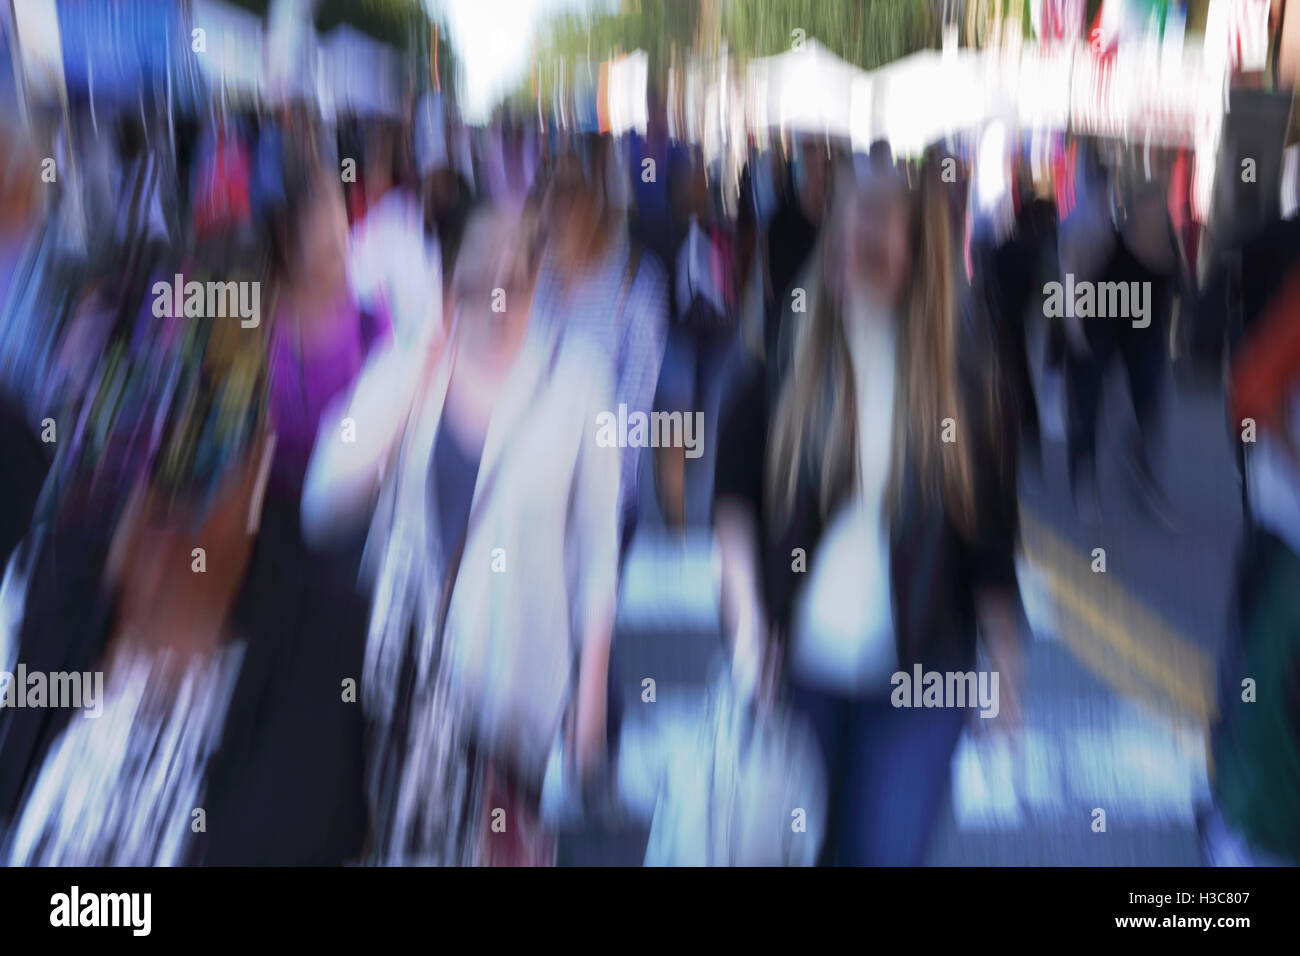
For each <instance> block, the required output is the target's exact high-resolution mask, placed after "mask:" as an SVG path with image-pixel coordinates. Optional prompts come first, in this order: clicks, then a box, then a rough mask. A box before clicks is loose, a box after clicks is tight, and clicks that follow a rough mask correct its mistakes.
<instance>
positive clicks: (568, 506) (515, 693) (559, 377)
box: [302, 324, 620, 773]
mask: <svg viewBox="0 0 1300 956" xmlns="http://www.w3.org/2000/svg"><path fill="white" fill-rule="evenodd" d="M453 347H454V346H453ZM450 359H451V350H450V349H448V351H447V353H445V354H444V355H443V356H442V357H441V358H440V359H439V360H438V362H437V364H436V366H435V368H434V370H433V372H432V374H431V375H429V376H428V378H427V379H426V380H425V381H424V382H422V381H421V379H422V374H421V369H420V368H419V365H420V363H422V362H423V361H424V356H414V357H408V356H403V355H401V354H400V352H399V351H398V350H397V349H395V348H392V347H389V348H387V349H385V350H384V351H383V352H382V353H381V354H378V355H376V356H375V358H374V360H373V361H372V362H370V363H368V365H367V367H366V369H365V370H364V371H363V373H362V375H361V377H360V379H359V381H358V383H357V385H356V387H355V389H354V391H353V394H352V395H351V396H350V397H349V399H348V401H347V402H346V404H345V405H342V406H340V407H339V408H338V409H337V410H336V411H335V413H334V414H332V415H327V416H325V419H324V420H323V424H322V427H321V431H320V434H319V436H318V438H317V442H316V447H315V449H314V451H313V455H312V460H311V463H310V466H309V470H308V475H307V482H306V486H305V488H304V493H303V505H302V521H303V529H304V534H306V535H308V537H309V539H311V538H315V539H317V540H320V539H322V538H328V537H329V534H330V532H331V530H333V529H334V528H335V527H337V526H338V525H339V524H340V523H345V524H346V523H347V522H349V521H353V522H354V521H355V520H356V518H357V517H358V516H359V515H363V514H364V513H365V510H366V506H367V505H368V503H369V501H371V500H373V494H374V491H375V489H376V488H377V487H379V486H380V485H381V484H382V492H381V493H380V495H379V500H378V504H377V505H376V507H375V513H374V518H373V520H372V522H371V528H370V534H369V538H368V540H367V544H366V560H365V568H364V570H363V575H365V576H366V577H368V579H369V582H370V584H371V585H372V588H373V595H374V604H373V607H372V612H371V625H370V633H369V636H368V639H367V648H366V670H365V676H364V680H363V683H362V688H363V691H362V692H363V695H364V700H365V703H366V705H367V708H368V710H370V711H371V712H372V713H373V714H374V716H376V717H378V718H380V719H381V721H382V720H383V719H384V718H386V717H388V716H391V714H392V708H393V706H394V703H395V698H396V690H397V687H398V684H399V677H400V674H399V671H400V669H401V666H402V656H403V650H404V646H405V642H406V640H407V634H408V633H409V624H410V623H411V622H412V621H414V622H416V623H417V624H418V626H417V628H416V633H417V635H418V640H419V645H418V646H419V653H418V667H419V674H418V681H417V682H418V685H419V686H435V685H437V686H445V687H447V688H450V694H451V696H452V697H454V699H455V705H456V706H455V708H454V712H455V714H456V716H457V718H458V719H461V720H464V721H466V722H468V724H469V725H470V729H471V731H472V733H473V734H474V735H475V737H476V739H478V740H479V742H480V743H486V744H489V745H493V746H497V745H499V746H508V747H509V749H510V751H511V753H512V755H513V756H514V757H515V759H517V760H519V761H521V762H522V764H523V765H524V766H526V767H529V768H533V767H535V768H537V769H538V771H539V773H540V769H541V768H543V767H544V766H545V760H546V756H547V753H548V752H549V750H550V747H551V745H552V743H553V742H554V740H555V738H556V736H557V734H558V732H559V730H560V724H561V719H562V717H563V714H564V709H565V707H566V705H567V702H568V696H569V681H570V676H571V674H572V672H573V663H574V660H575V658H576V655H577V652H578V650H579V648H578V641H579V639H580V637H581V635H583V634H584V633H586V623H587V622H588V621H589V620H591V619H592V615H594V614H598V613H601V612H603V611H608V610H611V609H612V608H613V607H614V602H615V592H616V587H617V571H618V542H619V529H618V520H619V515H618V494H619V460H620V459H619V455H620V450H619V449H617V448H600V447H598V446H597V444H596V441H595V433H596V429H595V422H596V416H597V414H598V413H599V412H600V411H604V410H607V409H609V407H610V399H609V395H610V394H612V386H611V384H610V382H611V376H610V374H609V370H608V369H607V368H606V364H607V363H606V361H605V360H604V359H603V358H602V357H601V356H600V355H599V353H598V352H596V351H595V350H594V349H592V348H590V347H589V346H588V345H587V344H586V343H585V341H584V340H583V339H581V338H576V337H570V338H568V339H567V340H565V341H564V342H563V343H561V344H558V345H557V342H556V340H555V339H554V338H552V337H550V336H549V335H547V334H546V333H543V332H540V331H539V330H538V326H537V325H536V324H534V326H533V327H531V328H530V330H529V334H528V336H526V338H525V343H524V345H523V346H522V348H521V351H520V354H519V356H518V358H517V359H516V363H515V366H514V368H513V369H512V370H511V373H510V377H509V380H508V381H507V383H506V385H505V388H504V390H503V392H502V394H501V397H500V400H499V402H498V405H497V407H496V409H495V410H494V412H493V415H492V420H491V424H490V426H489V428H488V434H487V439H486V442H485V445H484V448H483V456H482V460H481V462H480V465H479V471H478V477H477V479H476V484H475V489H474V497H473V504H472V506H471V511H472V513H473V512H474V511H477V512H478V513H477V515H476V517H475V518H474V519H473V520H472V524H473V527H471V528H470V530H469V532H468V536H467V539H466V542H465V548H464V553H463V555H462V559H461V563H460V570H459V573H458V575H457V578H456V583H455V586H454V589H453V592H452V598H451V603H450V608H449V612H448V619H447V628H446V645H445V648H444V653H442V654H439V653H437V650H438V649H437V648H436V647H435V646H434V642H435V639H436V635H435V633H434V632H435V630H436V627H435V624H436V622H435V620H434V618H435V616H436V614H437V605H438V598H439V591H440V588H441V582H442V580H443V577H444V568H445V566H446V562H447V560H448V556H447V555H445V554H443V553H441V549H440V548H439V547H436V546H435V543H438V542H439V537H440V535H439V534H438V529H437V521H438V516H437V512H436V509H430V508H429V496H428V493H427V492H428V474H429V472H428V469H429V462H430V457H431V455H432V450H433V447H434V441H435V439H436V436H437V431H438V425H439V422H440V419H441V417H442V407H443V401H444V399H445V396H446V391H447V384H448V381H449V374H450V365H451V362H450ZM421 389H423V393H422V396H421V397H420V398H419V399H418V400H417V397H416V396H417V393H418V392H420V391H421ZM408 410H409V415H408ZM345 418H351V419H353V423H354V425H355V434H356V441H355V442H354V443H349V442H344V441H343V440H342V438H343V436H344V429H343V419H345ZM385 470H388V472H389V473H388V474H387V475H384V474H383V472H384V471H385ZM489 484H490V486H491V487H490V488H488V490H487V492H486V494H487V497H486V498H484V499H483V500H481V501H480V498H481V497H482V496H483V495H484V493H485V487H486V486H488V485H489ZM450 546H451V545H450V544H448V543H443V547H444V548H446V547H450ZM497 549H501V550H500V551H498V550H497ZM502 566H504V571H502V570H499V569H500V568H501V567H502ZM494 568H496V569H498V570H494ZM435 660H437V661H440V662H441V667H440V669H439V671H438V672H435V671H434V670H433V669H432V668H431V665H432V663H433V662H434V661H435Z"/></svg>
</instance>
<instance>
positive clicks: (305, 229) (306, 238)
mask: <svg viewBox="0 0 1300 956" xmlns="http://www.w3.org/2000/svg"><path fill="white" fill-rule="evenodd" d="M298 230H299V232H298V236H297V242H298V257H297V261H296V262H295V263H294V266H295V272H296V273H297V275H299V276H302V277H304V278H308V279H310V280H311V281H312V282H313V283H315V282H318V281H319V282H321V283H322V284H326V285H332V284H333V282H334V281H336V280H337V279H338V277H340V276H342V275H343V274H344V268H345V265H346V262H347V239H348V216H347V209H346V207H345V206H344V205H343V196H342V194H341V193H340V192H339V190H337V189H333V188H328V187H317V189H316V190H315V191H313V193H312V197H311V199H310V200H309V201H308V203H307V205H306V207H305V208H304V209H303V211H302V216H301V217H300V222H299V226H298Z"/></svg>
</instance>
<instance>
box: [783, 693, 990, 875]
mask: <svg viewBox="0 0 1300 956" xmlns="http://www.w3.org/2000/svg"><path fill="white" fill-rule="evenodd" d="M792 703H793V706H794V709H795V711H796V712H797V713H800V714H802V715H803V716H804V717H805V718H806V719H807V720H808V721H809V723H811V725H812V728H813V732H814V734H815V735H816V737H817V742H818V744H819V745H820V747H821V753H822V759H823V761H824V763H825V767H826V779H827V785H828V789H827V794H828V801H827V804H828V805H827V823H828V825H827V828H826V840H825V843H824V844H823V846H822V852H821V856H820V858H819V860H818V863H819V865H821V866H837V865H838V866H920V865H921V864H923V863H924V862H925V853H926V850H927V848H928V847H929V844H930V837H931V836H932V834H933V832H934V824H935V822H936V820H937V819H938V815H939V811H940V809H941V808H942V807H943V804H944V792H945V790H946V789H947V786H948V781H949V778H950V767H951V764H952V755H953V752H954V751H955V750H956V749H957V740H958V738H959V737H960V736H961V728H962V725H963V723H964V718H965V712H964V711H962V710H958V709H955V708H932V709H910V708H895V707H893V706H892V705H891V704H890V703H889V701H888V700H881V701H876V700H869V701H864V700H855V699H852V698H849V697H842V696H839V695H837V694H833V693H828V692H826V691H823V690H819V689H816V688H812V687H809V686H806V685H800V684H798V683H796V684H795V686H794V696H793V701H792Z"/></svg>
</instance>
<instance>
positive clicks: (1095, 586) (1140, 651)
mask: <svg viewBox="0 0 1300 956" xmlns="http://www.w3.org/2000/svg"><path fill="white" fill-rule="evenodd" d="M1021 532H1022V542H1023V547H1024V551H1025V555H1026V557H1027V558H1028V559H1029V561H1030V563H1031V564H1033V565H1034V567H1035V568H1036V569H1038V570H1039V571H1041V572H1042V573H1043V574H1044V576H1045V578H1046V579H1047V583H1048V587H1049V588H1050V589H1051V591H1052V594H1053V597H1054V599H1055V601H1056V603H1057V606H1058V610H1059V611H1061V612H1064V613H1066V614H1068V615H1069V616H1070V617H1071V618H1072V619H1073V620H1074V621H1075V622H1076V623H1077V624H1079V625H1081V627H1080V628H1064V627H1063V628H1061V631H1062V637H1063V638H1065V641H1066V644H1067V646H1068V647H1069V649H1070V650H1071V651H1072V652H1073V653H1074V654H1075V656H1076V657H1078V658H1079V659H1080V662H1081V663H1083V664H1084V665H1085V666H1087V667H1088V668H1089V669H1090V670H1093V671H1094V672H1095V673H1097V675H1098V676H1099V677H1101V678H1102V679H1103V680H1106V681H1107V682H1108V683H1110V684H1111V685H1112V686H1113V687H1115V689H1116V690H1120V691H1121V692H1124V693H1128V694H1136V695H1137V696H1140V697H1147V698H1149V697H1150V696H1151V695H1150V693H1149V691H1148V692H1145V693H1144V692H1143V690H1142V685H1141V683H1140V682H1138V681H1135V677H1136V676H1137V675H1141V677H1142V679H1144V680H1145V681H1146V682H1147V683H1149V684H1153V685H1155V687H1157V688H1159V689H1160V690H1161V691H1162V692H1163V694H1164V695H1165V696H1167V697H1168V698H1169V699H1171V700H1172V701H1173V702H1174V703H1176V704H1178V705H1179V706H1180V707H1182V708H1183V709H1185V710H1187V711H1188V712H1190V713H1191V714H1193V715H1195V716H1197V717H1198V718H1200V719H1201V720H1202V721H1203V722H1204V721H1208V719H1209V718H1210V716H1211V715H1212V713H1213V711H1214V707H1215V697H1214V692H1213V688H1214V665H1213V661H1212V659H1211V657H1210V656H1209V655H1208V654H1206V653H1205V652H1204V651H1202V650H1201V649H1200V648H1199V647H1196V646H1195V645H1194V644H1192V643H1190V642H1189V641H1188V640H1187V639H1185V638H1183V637H1181V636H1179V635H1178V634H1177V632H1176V631H1174V630H1173V629H1172V628H1170V627H1168V626H1167V625H1166V624H1165V623H1164V622H1163V621H1161V620H1160V619H1159V618H1157V617H1156V616H1155V615H1153V614H1152V613H1151V612H1150V611H1148V610H1147V609H1146V608H1145V607H1144V606H1143V605H1142V604H1141V603H1140V602H1139V601H1138V600H1137V599H1135V598H1133V597H1132V596H1131V595H1129V594H1128V593H1127V592H1126V590H1125V589H1124V587H1123V586H1122V585H1120V584H1117V583H1115V581H1114V580H1113V579H1112V578H1111V577H1110V576H1109V575H1101V574H1094V573H1093V572H1092V570H1091V561H1090V559H1089V558H1088V557H1086V556H1084V555H1082V554H1080V553H1079V551H1078V550H1077V549H1075V548H1074V547H1072V546H1071V545H1069V544H1067V543H1066V542H1065V541H1064V540H1063V539H1062V538H1061V537H1060V536H1059V535H1057V534H1056V533H1054V532H1053V531H1051V530H1049V529H1048V528H1047V527H1046V525H1045V524H1044V523H1043V522H1041V521H1040V520H1038V519H1037V518H1035V517H1034V516H1033V515H1032V514H1030V513H1029V512H1027V511H1022V513H1021ZM1079 631H1082V633H1079ZM1135 635H1136V638H1135ZM1097 638H1100V639H1101V640H1100V644H1099V642H1098V641H1097V640H1096V639H1097ZM1103 648H1105V649H1106V650H1109V651H1110V652H1112V653H1113V654H1114V655H1118V657H1119V659H1120V662H1121V663H1122V664H1126V665H1127V666H1128V668H1129V669H1130V670H1125V669H1124V668H1123V667H1121V666H1116V665H1115V664H1114V663H1111V662H1110V661H1109V659H1108V658H1107V655H1106V651H1105V650H1103ZM1132 671H1136V672H1137V675H1135V674H1134V673H1132Z"/></svg>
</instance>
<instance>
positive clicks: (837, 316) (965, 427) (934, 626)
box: [715, 156, 1018, 865]
mask: <svg viewBox="0 0 1300 956" xmlns="http://www.w3.org/2000/svg"><path fill="white" fill-rule="evenodd" d="M947 188H949V187H948V184H947V183H945V182H944V178H943V176H942V164H941V162H940V161H939V158H938V157H937V156H930V157H927V160H926V162H924V163H923V164H921V166H920V168H919V170H918V171H916V173H915V175H914V176H913V181H912V182H909V180H908V178H907V176H906V175H904V173H903V172H902V171H901V170H900V169H898V168H895V167H892V166H891V165H890V164H888V163H880V162H867V161H865V160H863V159H859V160H858V161H857V162H856V163H847V162H845V163H842V164H841V165H840V168H839V169H838V170H837V172H836V175H835V177H834V182H833V191H832V194H831V201H830V206H829V210H828V218H827V220H826V227H825V229H824V230H823V232H822V235H821V236H820V238H819V241H818V245H817V247H816V249H815V250H814V253H813V255H812V257H811V260H810V262H809V264H808V266H807V267H806V269H805V270H804V272H803V274H802V275H801V277H800V278H799V279H798V280H796V282H795V284H794V286H793V287H792V289H791V290H790V292H789V293H788V295H787V301H786V302H785V303H784V304H783V307H784V309H785V311H786V316H785V319H784V321H783V322H782V338H781V341H780V343H779V344H778V348H777V350H776V354H775V355H773V356H771V357H769V367H768V368H767V369H766V370H760V369H757V368H754V369H751V370H749V372H748V373H747V375H746V376H745V378H746V381H744V382H743V383H742V385H741V387H740V389H739V390H738V391H737V393H736V396H735V402H734V403H733V405H732V407H731V408H730V409H728V410H727V411H725V412H724V417H723V420H722V423H721V427H720V439H719V441H720V451H719V462H720V464H719V477H718V481H717V485H716V488H715V527H716V531H717V536H718V542H719V548H720V553H721V555H722V562H721V567H722V593H723V601H722V610H723V619H724V620H723V624H724V630H725V631H726V632H727V633H728V634H729V636H730V637H731V639H732V641H733V648H734V650H733V654H734V658H733V659H734V661H735V662H736V666H737V669H738V675H737V676H738V678H739V679H741V680H742V682H745V683H747V684H748V685H749V686H750V687H752V688H753V689H754V690H755V692H756V693H757V694H758V696H759V698H760V700H763V699H767V698H768V697H769V696H770V695H771V694H772V692H773V691H774V689H775V687H776V686H777V681H776V675H778V674H781V673H786V672H788V674H789V680H788V682H787V683H788V685H789V686H790V687H791V688H792V691H793V694H792V700H793V704H794V706H795V708H796V710H797V711H800V712H802V713H803V714H804V715H805V716H806V717H807V718H808V719H809V720H810V722H811V723H812V725H813V728H814V730H815V731H816V733H817V736H818V738H819V741H820V743H821V746H822V756H823V757H824V758H825V760H826V764H827V772H828V775H829V781H830V785H831V803H830V807H829V811H828V812H829V813H830V815H831V816H830V819H829V820H828V821H827V822H828V827H827V831H828V839H827V845H826V848H825V851H824V853H823V857H822V859H823V862H838V863H841V864H850V865H852V864H900V865H906V864H917V863H920V862H922V861H923V859H924V852H925V849H926V845H927V842H928V837H929V833H930V830H931V827H932V824H933V821H934V819H935V817H936V816H937V812H938V809H939V806H940V799H941V797H942V794H943V790H944V784H945V783H946V780H947V769H948V764H949V761H950V758H951V755H952V752H953V750H954V748H955V746H956V742H957V739H958V736H959V734H960V730H961V726H962V720H963V714H964V711H963V709H960V708H959V707H953V706H951V705H950V706H947V707H937V708H934V709H930V708H928V707H923V708H921V709H913V707H912V704H913V697H912V694H911V692H910V690H909V692H908V693H906V694H903V693H901V692H900V685H901V684H903V680H902V678H901V677H900V676H899V675H906V677H907V679H908V680H911V679H912V677H913V674H914V671H913V668H914V666H916V665H920V666H921V668H922V671H923V672H926V673H928V672H932V671H938V672H941V673H944V672H960V673H969V672H972V671H973V670H974V668H975V660H976V632H977V627H978V629H979V630H980V632H982V633H983V634H984V636H985V638H986V640H987V641H988V646H989V649H990V657H991V662H992V670H994V671H997V672H998V673H999V680H998V682H997V684H994V683H993V682H992V677H991V674H989V675H985V676H984V677H983V680H984V683H983V685H982V686H984V687H986V688H988V687H997V688H998V689H999V691H1000V694H999V695H998V696H1000V701H999V702H998V703H999V704H1000V707H999V709H1000V711H1001V713H1002V714H1003V716H1004V719H1008V718H1009V721H1008V722H1013V721H1014V716H1015V707H1014V703H1013V701H1012V698H1011V690H1012V685H1013V684H1014V677H1015V674H1014V672H1015V670H1016V669H1017V667H1016V656H1015V653H1014V632H1015V626H1014V622H1015V614H1014V609H1015V606H1016V604H1015V602H1016V601H1017V600H1018V596H1017V595H1018V591H1017V587H1016V579H1015V565H1014V560H1013V549H1014V541H1015V535H1016V499H1015V445H1014V435H1006V436H1002V435H1000V434H999V432H1000V431H1001V430H1002V421H1001V419H1002V417H1003V416H1002V413H1001V408H1002V407H1003V403H1002V400H1001V398H1000V396H999V395H998V382H997V381H996V374H995V369H994V367H993V366H991V365H990V361H991V355H990V354H989V351H988V349H987V348H986V343H985V341H984V340H983V338H982V336H981V335H980V334H976V333H979V331H980V327H979V325H978V323H974V322H961V321H959V317H960V316H962V315H963V314H964V312H965V309H964V306H965V305H968V304H969V300H968V299H967V300H963V299H962V296H961V293H962V291H963V290H962V289H961V288H960V286H959V284H958V274H957V272H956V271H955V268H954V263H953V256H952V241H951V235H950V228H951V227H950V216H949V206H948V197H947V196H946V195H945V192H944V190H945V189H947ZM991 373H992V374H991ZM787 636H788V640H787V639H786V638H787ZM979 679H980V678H979V677H978V676H977V684H978V681H979ZM974 703H975V702H974V701H970V702H967V703H966V704H965V706H966V707H967V708H969V707H970V706H972V705H973V704H974ZM995 706H996V705H995ZM991 709H992V707H986V708H985V709H984V712H989V711H990V710H991Z"/></svg>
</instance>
